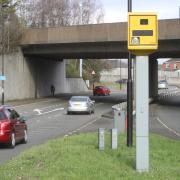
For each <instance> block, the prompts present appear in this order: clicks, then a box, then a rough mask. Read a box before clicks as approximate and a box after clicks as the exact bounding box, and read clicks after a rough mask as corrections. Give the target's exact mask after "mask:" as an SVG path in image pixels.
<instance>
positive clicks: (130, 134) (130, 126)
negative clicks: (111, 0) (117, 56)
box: [127, 0, 133, 147]
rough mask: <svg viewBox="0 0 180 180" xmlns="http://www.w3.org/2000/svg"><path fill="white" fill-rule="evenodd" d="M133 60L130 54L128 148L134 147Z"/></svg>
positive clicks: (130, 9) (129, 9)
mask: <svg viewBox="0 0 180 180" xmlns="http://www.w3.org/2000/svg"><path fill="white" fill-rule="evenodd" d="M131 11H132V0H128V12H131ZM131 61H132V58H131V54H130V53H129V56H128V82H127V119H128V122H127V146H128V147H132V145H133V115H132V113H133V94H132V75H131V68H132V62H131Z"/></svg>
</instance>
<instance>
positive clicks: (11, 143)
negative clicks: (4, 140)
mask: <svg viewBox="0 0 180 180" xmlns="http://www.w3.org/2000/svg"><path fill="white" fill-rule="evenodd" d="M15 146H16V139H15V134H14V133H12V134H11V141H10V143H9V147H10V148H14V147H15Z"/></svg>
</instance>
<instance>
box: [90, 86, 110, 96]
mask: <svg viewBox="0 0 180 180" xmlns="http://www.w3.org/2000/svg"><path fill="white" fill-rule="evenodd" d="M93 95H94V96H96V95H98V96H106V95H110V89H109V88H107V87H105V86H96V87H95V88H94V90H93Z"/></svg>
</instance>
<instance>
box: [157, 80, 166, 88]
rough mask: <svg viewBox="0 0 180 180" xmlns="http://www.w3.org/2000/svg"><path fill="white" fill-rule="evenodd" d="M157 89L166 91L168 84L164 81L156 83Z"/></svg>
mask: <svg viewBox="0 0 180 180" xmlns="http://www.w3.org/2000/svg"><path fill="white" fill-rule="evenodd" d="M158 89H168V83H167V81H166V80H160V81H159V82H158Z"/></svg>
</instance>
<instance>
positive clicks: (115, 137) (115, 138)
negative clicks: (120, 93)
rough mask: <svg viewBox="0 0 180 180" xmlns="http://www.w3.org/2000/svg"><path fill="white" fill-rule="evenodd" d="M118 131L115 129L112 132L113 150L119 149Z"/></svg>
mask: <svg viewBox="0 0 180 180" xmlns="http://www.w3.org/2000/svg"><path fill="white" fill-rule="evenodd" d="M117 144H118V143H117V129H116V128H113V129H112V131H111V148H112V149H117Z"/></svg>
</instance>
